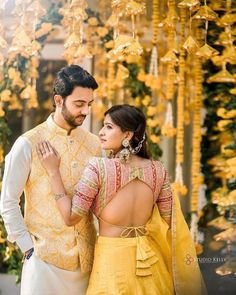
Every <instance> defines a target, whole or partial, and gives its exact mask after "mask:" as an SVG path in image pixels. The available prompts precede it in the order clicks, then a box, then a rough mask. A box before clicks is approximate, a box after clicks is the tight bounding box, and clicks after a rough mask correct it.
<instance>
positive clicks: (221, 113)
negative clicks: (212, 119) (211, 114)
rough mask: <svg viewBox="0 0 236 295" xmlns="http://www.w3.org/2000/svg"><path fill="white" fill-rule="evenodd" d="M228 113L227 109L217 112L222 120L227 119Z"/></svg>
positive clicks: (220, 109)
mask: <svg viewBox="0 0 236 295" xmlns="http://www.w3.org/2000/svg"><path fill="white" fill-rule="evenodd" d="M226 113H227V110H226V109H225V108H219V109H218V110H217V116H219V117H221V118H226V117H225V116H226Z"/></svg>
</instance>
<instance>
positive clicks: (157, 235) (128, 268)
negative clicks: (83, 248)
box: [86, 204, 206, 295]
mask: <svg viewBox="0 0 236 295" xmlns="http://www.w3.org/2000/svg"><path fill="white" fill-rule="evenodd" d="M174 208H175V207H174V204H173V209H174ZM174 210H175V209H174ZM181 214H182V213H181ZM179 216H180V220H179V219H178V213H177V215H176V214H172V218H173V219H174V220H172V225H173V226H172V227H173V229H170V228H169V226H168V225H167V223H166V222H165V221H164V220H163V219H162V218H161V216H160V213H159V210H158V208H157V206H156V205H155V206H154V209H153V213H152V216H151V218H150V220H149V221H148V223H147V224H146V225H145V232H146V234H145V235H137V236H136V237H132V238H126V237H121V238H119V237H118V238H110V237H103V236H99V237H98V239H97V242H96V246H95V255H94V263H93V269H92V273H91V276H90V280H89V286H88V289H87V292H86V295H173V294H176V295H200V294H206V293H205V287H204V284H203V281H202V278H201V273H200V271H199V267H198V263H197V259H196V252H195V249H194V245H193V242H192V240H191V237H190V234H189V231H188V228H187V225H186V223H185V221H184V220H183V217H181V215H179ZM176 217H177V218H176ZM179 227H181V228H179ZM176 229H178V230H180V229H181V230H180V232H179V235H176ZM189 243H192V244H191V245H190V244H189ZM184 246H185V249H184V248H183V247H184ZM179 252H181V253H179ZM186 255H190V256H191V257H192V259H193V260H191V263H190V264H189V263H188V260H186V259H187V258H188V257H189V256H186Z"/></svg>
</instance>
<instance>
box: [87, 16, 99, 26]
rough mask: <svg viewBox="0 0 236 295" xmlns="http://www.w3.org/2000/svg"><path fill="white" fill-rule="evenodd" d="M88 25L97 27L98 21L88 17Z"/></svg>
mask: <svg viewBox="0 0 236 295" xmlns="http://www.w3.org/2000/svg"><path fill="white" fill-rule="evenodd" d="M88 24H89V25H90V26H97V25H98V20H97V18H96V17H90V18H89V19H88Z"/></svg>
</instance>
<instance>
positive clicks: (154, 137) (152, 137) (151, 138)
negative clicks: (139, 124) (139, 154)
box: [150, 134, 160, 144]
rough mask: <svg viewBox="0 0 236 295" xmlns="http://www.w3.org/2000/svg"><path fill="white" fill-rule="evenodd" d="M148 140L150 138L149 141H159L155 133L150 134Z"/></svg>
mask: <svg viewBox="0 0 236 295" xmlns="http://www.w3.org/2000/svg"><path fill="white" fill-rule="evenodd" d="M150 140H151V142H153V143H156V144H158V143H160V136H157V135H155V134H151V135H150Z"/></svg>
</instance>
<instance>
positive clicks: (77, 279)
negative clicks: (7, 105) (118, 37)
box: [1, 65, 101, 295]
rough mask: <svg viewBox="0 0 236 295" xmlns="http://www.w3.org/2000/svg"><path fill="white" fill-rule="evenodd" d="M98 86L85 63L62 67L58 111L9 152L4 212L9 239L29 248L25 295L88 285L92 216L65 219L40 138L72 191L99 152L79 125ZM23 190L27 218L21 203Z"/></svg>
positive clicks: (64, 294) (73, 292)
mask: <svg viewBox="0 0 236 295" xmlns="http://www.w3.org/2000/svg"><path fill="white" fill-rule="evenodd" d="M97 87H98V85H97V83H96V81H95V79H94V78H93V77H92V76H91V75H90V74H89V73H88V72H87V71H85V70H84V69H82V68H81V67H79V66H77V65H71V66H67V67H64V68H63V69H61V70H60V71H59V72H58V74H57V77H56V79H55V81H54V103H55V112H54V113H52V114H51V115H50V116H49V118H48V119H47V120H46V121H45V122H43V123H42V124H40V125H38V126H36V127H35V128H34V129H32V130H29V131H28V132H26V133H25V134H23V135H22V136H20V137H19V138H18V139H17V140H16V142H15V144H14V145H13V147H12V149H11V151H10V153H9V154H8V155H7V156H6V165H5V172H4V177H3V183H2V194H1V214H2V217H3V220H4V223H5V227H6V230H7V232H8V240H9V241H11V242H16V243H17V244H18V246H19V248H20V249H21V250H22V252H23V253H25V260H24V265H23V272H22V280H21V295H68V294H69V295H79V294H84V293H85V291H86V288H87V284H88V274H89V271H90V270H91V266H92V255H93V247H94V242H95V238H96V232H95V229H94V225H93V221H92V216H89V217H88V218H84V219H83V220H82V221H81V222H80V223H79V224H77V225H76V226H74V227H67V226H66V225H65V224H64V222H63V219H62V217H61V215H60V213H59V211H58V209H57V207H56V202H55V199H54V196H53V195H52V193H51V187H50V182H49V178H48V175H47V174H46V173H45V170H44V168H43V167H42V166H41V164H40V162H39V159H38V156H37V153H36V144H37V143H38V142H40V141H41V140H48V141H49V142H50V143H51V144H52V145H54V146H55V147H56V148H57V151H58V152H59V154H60V157H61V165H60V169H61V173H62V178H63V182H64V183H65V186H66V190H67V192H68V193H69V194H70V195H71V196H72V195H73V191H74V186H75V185H76V183H77V181H78V179H79V177H80V174H81V172H82V171H83V169H84V167H85V166H86V164H87V162H88V161H89V159H90V157H92V156H100V155H101V148H100V144H99V141H98V138H97V137H96V136H95V135H93V134H91V133H90V132H88V131H85V130H83V129H82V128H81V127H79V126H80V125H82V123H83V121H84V119H85V118H86V116H87V115H88V113H89V108H90V106H91V104H92V102H93V91H94V90H95V89H96V88H97ZM23 191H24V193H25V214H24V220H23V216H22V213H21V211H20V207H19V202H20V197H21V195H22V192H23Z"/></svg>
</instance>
